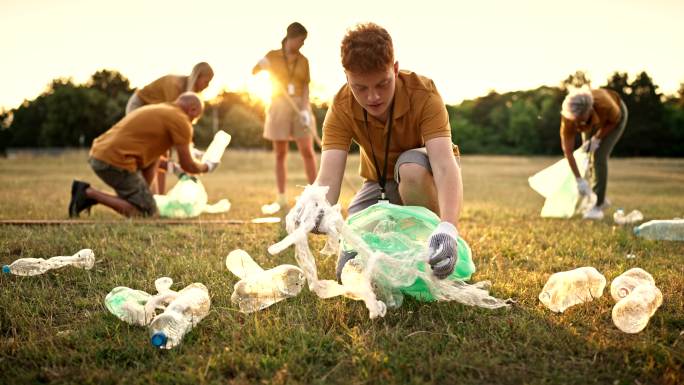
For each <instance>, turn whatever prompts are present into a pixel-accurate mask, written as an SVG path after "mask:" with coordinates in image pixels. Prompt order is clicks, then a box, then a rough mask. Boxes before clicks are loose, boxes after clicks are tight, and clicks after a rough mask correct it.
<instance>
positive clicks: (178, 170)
mask: <svg viewBox="0 0 684 385" xmlns="http://www.w3.org/2000/svg"><path fill="white" fill-rule="evenodd" d="M166 172H169V173H171V172H172V173H173V174H174V175H180V174H182V173H184V172H185V171H184V170H183V168H182V167H181V166H180V164H178V163H176V162H174V161H172V160H167V161H166Z"/></svg>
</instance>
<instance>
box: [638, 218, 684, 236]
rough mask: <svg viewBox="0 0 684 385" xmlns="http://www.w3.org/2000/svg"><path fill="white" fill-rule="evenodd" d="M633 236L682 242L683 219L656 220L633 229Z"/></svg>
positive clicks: (683, 233)
mask: <svg viewBox="0 0 684 385" xmlns="http://www.w3.org/2000/svg"><path fill="white" fill-rule="evenodd" d="M634 235H636V236H637V237H642V238H646V239H662V240H666V241H684V219H669V220H668V219H658V220H653V221H648V222H646V223H642V224H641V225H640V226H638V227H635V228H634Z"/></svg>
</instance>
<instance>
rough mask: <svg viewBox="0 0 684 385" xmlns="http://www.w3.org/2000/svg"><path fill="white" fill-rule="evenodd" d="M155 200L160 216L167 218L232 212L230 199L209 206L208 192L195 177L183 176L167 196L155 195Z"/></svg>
mask: <svg viewBox="0 0 684 385" xmlns="http://www.w3.org/2000/svg"><path fill="white" fill-rule="evenodd" d="M154 200H155V202H156V203H157V208H158V209H159V215H160V216H162V217H165V218H193V217H196V216H199V215H200V214H202V213H204V212H207V213H222V212H226V211H228V210H230V202H229V201H228V199H221V200H220V201H219V202H217V203H215V204H213V205H209V204H207V190H205V189H204V185H203V184H202V182H201V181H200V180H199V179H198V178H197V177H194V176H190V175H188V174H181V175H180V177H179V179H178V183H176V185H175V186H173V188H172V189H171V190H169V192H168V193H167V194H166V195H155V196H154Z"/></svg>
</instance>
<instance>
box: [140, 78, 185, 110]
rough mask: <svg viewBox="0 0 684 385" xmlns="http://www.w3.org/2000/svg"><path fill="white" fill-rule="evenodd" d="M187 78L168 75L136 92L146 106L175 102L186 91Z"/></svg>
mask: <svg viewBox="0 0 684 385" xmlns="http://www.w3.org/2000/svg"><path fill="white" fill-rule="evenodd" d="M187 84H188V77H187V76H180V75H166V76H162V77H160V78H159V79H157V80H155V81H153V82H152V83H150V84H148V85H146V86H145V87H143V88H141V89H139V90H138V91H136V94H137V95H138V97H139V98H140V99H141V100H142V101H143V102H145V104H157V103H164V102H173V101H175V100H176V99H177V98H178V96H180V94H182V93H183V92H185V91H186V88H187Z"/></svg>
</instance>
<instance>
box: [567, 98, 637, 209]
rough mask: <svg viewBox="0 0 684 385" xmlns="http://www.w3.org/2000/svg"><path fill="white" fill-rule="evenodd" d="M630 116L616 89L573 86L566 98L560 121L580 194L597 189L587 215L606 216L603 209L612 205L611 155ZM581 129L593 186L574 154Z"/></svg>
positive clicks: (588, 193)
mask: <svg viewBox="0 0 684 385" xmlns="http://www.w3.org/2000/svg"><path fill="white" fill-rule="evenodd" d="M627 116H628V113H627V107H626V106H625V103H624V102H623V101H622V99H620V96H619V95H618V94H617V92H615V91H613V90H609V89H603V88H601V89H596V90H592V89H590V88H589V87H588V86H584V87H582V88H577V89H572V90H571V91H570V93H569V94H568V96H566V97H565V100H563V105H562V109H561V125H560V136H561V147H562V148H563V154H564V155H565V158H566V159H567V160H568V163H569V164H570V168H571V169H572V172H573V174H575V178H576V180H577V189H578V190H579V193H580V195H583V196H584V195H590V194H591V193H592V191H593V192H595V193H596V205H595V206H594V207H593V208H591V209H590V210H589V211H587V212H586V213H584V218H585V219H602V218H603V210H604V209H605V208H607V207H608V206H609V205H610V201H608V200H607V199H606V187H607V184H608V157H609V156H610V153H611V152H612V151H613V147H615V144H616V143H617V141H618V140H619V139H620V137H622V133H623V132H624V131H625V126H626V125H627ZM577 133H581V134H582V141H583V144H582V146H584V149H585V150H586V151H587V152H589V153H590V158H591V160H592V162H591V166H590V167H592V170H591V175H592V186H591V187H590V186H589V182H588V181H587V180H586V179H584V178H581V177H580V171H579V169H578V168H577V163H576V162H575V158H574V156H573V155H572V152H573V150H574V147H575V138H576V136H577Z"/></svg>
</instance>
